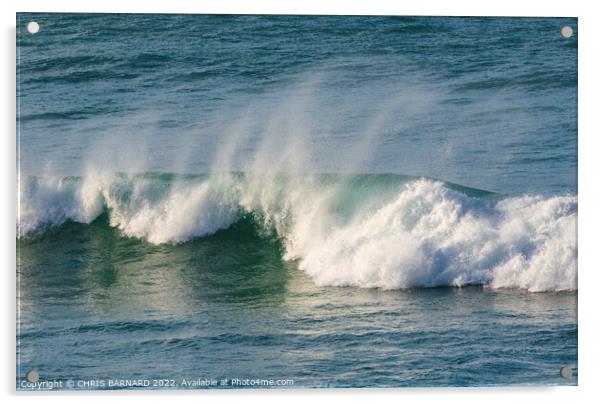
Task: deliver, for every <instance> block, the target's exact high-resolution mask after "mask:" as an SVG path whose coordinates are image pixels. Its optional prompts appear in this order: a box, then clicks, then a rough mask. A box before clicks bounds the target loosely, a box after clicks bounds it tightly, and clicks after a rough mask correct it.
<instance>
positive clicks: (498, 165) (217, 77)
mask: <svg viewBox="0 0 602 404" xmlns="http://www.w3.org/2000/svg"><path fill="white" fill-rule="evenodd" d="M29 21H36V22H38V23H39V26H40V30H39V32H37V33H36V34H30V33H28V32H27V30H26V29H25V27H26V24H27V22H29ZM565 25H568V26H571V27H572V28H573V32H574V34H573V36H571V37H570V38H565V37H563V36H562V35H561V34H560V28H561V27H562V26H565ZM577 28H578V26H577V19H575V18H476V17H470V18H468V17H467V18H460V17H453V18H452V17H384V16H381V17H377V16H375V17H368V16H366V17H359V16H275V15H273V16H250V15H238V16H235V15H152V14H145V15H143V14H65V13H54V14H52V13H49V14H44V13H19V14H18V15H17V112H18V114H17V115H18V116H17V129H18V133H17V140H18V143H17V157H18V158H17V163H18V184H17V198H18V200H17V201H18V212H17V336H16V337H17V358H16V360H17V380H16V383H17V389H22V390H30V389H48V388H51V387H52V388H58V389H121V388H142V389H174V388H315V387H334V388H336V387H404V386H411V387H422V386H426V387H430V386H437V387H442V386H506V385H536V386H542V385H576V384H577V294H578V293H577V289H578V287H577V232H576V230H577V206H578V204H577V35H578V30H577ZM564 366H568V367H570V368H571V369H572V376H570V377H561V374H560V369H561V368H562V367H564ZM32 370H35V371H36V372H37V373H38V374H39V381H37V382H35V383H33V382H31V380H29V381H28V380H27V379H25V375H26V374H27V372H29V371H32ZM565 376H566V374H565ZM41 382H48V383H50V384H48V385H44V384H40V383H41ZM51 382H52V383H51ZM36 383H37V384H36ZM49 386H51V387H49Z"/></svg>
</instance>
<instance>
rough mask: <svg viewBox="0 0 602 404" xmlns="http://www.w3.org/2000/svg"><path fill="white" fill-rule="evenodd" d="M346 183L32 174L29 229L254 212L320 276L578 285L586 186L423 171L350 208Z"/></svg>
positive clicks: (23, 230)
mask: <svg viewBox="0 0 602 404" xmlns="http://www.w3.org/2000/svg"><path fill="white" fill-rule="evenodd" d="M342 184H343V183H342V182H338V183H337V182H333V183H329V184H327V185H325V184H323V183H320V182H319V181H316V180H314V179H312V178H311V177H309V178H306V179H300V178H297V179H291V178H288V179H286V178H283V177H279V176H271V177H262V176H256V177H253V176H247V177H244V178H241V177H235V176H230V175H222V176H212V177H208V178H205V179H203V180H199V179H196V180H191V181H186V180H178V181H156V180H153V179H147V178H143V177H135V178H134V177H131V178H130V177H123V176H122V177H119V176H99V175H90V176H88V177H86V179H84V180H74V179H56V178H55V179H53V178H44V179H26V180H25V181H24V182H23V183H22V186H21V189H20V193H21V194H20V196H21V206H20V216H19V219H20V220H19V223H18V231H19V234H20V235H25V236H27V235H31V234H36V233H37V232H40V231H42V230H43V229H45V228H47V227H49V226H52V225H57V224H61V223H63V222H65V221H66V220H73V221H76V222H81V223H90V222H91V221H92V220H94V218H96V217H97V216H98V215H99V214H100V213H101V212H102V211H103V209H108V211H109V219H110V224H111V225H112V226H115V227H117V228H119V229H121V231H122V232H123V234H124V235H126V236H130V237H138V238H143V239H145V240H147V241H149V242H150V243H154V244H163V243H172V244H173V243H181V242H185V241H188V240H191V239H193V238H195V237H202V236H206V235H210V234H213V233H215V232H216V231H218V230H220V229H224V228H227V227H229V226H230V225H231V224H233V223H234V222H236V221H237V220H239V219H240V217H241V216H242V215H243V214H245V213H252V214H253V215H254V216H255V217H256V219H257V221H258V223H260V224H261V225H262V226H263V227H264V229H265V231H266V232H270V231H275V232H277V234H278V235H279V236H280V237H281V238H282V240H283V242H284V246H285V249H286V253H285V255H284V259H289V260H290V259H295V260H298V261H299V268H300V269H301V270H303V271H305V272H306V273H307V274H309V275H310V276H311V277H312V278H313V279H314V281H315V282H316V283H317V284H318V285H323V286H326V285H328V286H356V287H369V288H370V287H377V288H383V289H398V288H411V287H434V286H464V285H468V284H482V285H488V286H490V287H493V288H501V287H508V288H523V289H527V290H530V291H549V290H574V289H576V288H577V237H576V223H577V199H576V197H575V196H570V195H567V196H555V197H550V198H544V197H541V196H522V197H515V198H507V199H504V200H501V201H499V202H497V203H491V202H490V203H487V202H486V201H484V200H481V199H478V198H471V197H468V196H467V195H465V194H463V193H460V192H456V191H453V190H451V189H449V188H446V187H445V186H444V184H443V183H441V182H436V181H431V180H425V179H422V180H416V181H412V182H409V183H407V184H405V185H401V184H400V185H399V187H400V188H399V191H398V192H397V193H396V194H395V196H394V197H391V196H386V195H390V194H386V193H384V194H382V195H380V194H376V195H375V196H374V197H373V199H374V198H376V199H377V201H378V203H374V200H372V201H371V202H370V203H364V204H359V205H352V206H353V210H352V212H351V214H346V215H343V214H342V213H341V212H340V211H339V210H338V209H337V208H336V204H337V202H336V201H337V198H339V197H340V195H341V191H342V189H343V188H344V186H345V185H342ZM348 191H349V190H346V192H347V193H346V194H345V195H347V194H349V192H348ZM350 195H352V196H351V197H353V192H351V193H350ZM378 198H380V199H378ZM338 201H339V202H340V198H339V200H338Z"/></svg>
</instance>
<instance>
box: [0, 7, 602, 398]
mask: <svg viewBox="0 0 602 404" xmlns="http://www.w3.org/2000/svg"><path fill="white" fill-rule="evenodd" d="M593 4H595V2H593V1H587V2H586V1H583V2H579V1H545V2H530V3H529V2H526V1H524V0H506V1H496V2H495V3H493V2H485V1H470V0H455V1H445V0H439V1H433V0H431V1H427V0H420V1H419V0H415V1H396V0H365V1H360V0H321V1H312V0H305V1H303V0H294V1H292V0H288V1H287V0H280V1H269V0H229V1H228V0H225V1H212V2H211V1H196V2H192V1H183V0H169V1H158V0H135V1H134V0H127V1H126V0H105V1H82V0H79V1H75V0H55V1H31V0H21V1H18V2H17V1H12V2H6V1H3V2H1V3H0V7H1V8H2V13H1V14H0V18H1V19H2V63H1V68H2V74H1V75H0V78H1V80H2V83H3V85H2V86H1V88H2V89H3V93H2V97H0V100H1V103H2V105H1V108H0V111H1V113H2V122H3V126H2V128H3V131H2V132H1V139H2V147H1V153H2V159H1V160H2V164H3V166H2V175H1V176H0V178H2V190H3V193H2V198H0V203H1V209H0V212H1V218H2V229H3V231H2V240H1V243H0V246H1V248H2V257H4V263H5V265H4V266H3V268H2V272H3V275H4V279H3V280H2V287H3V291H4V293H3V294H2V296H3V298H2V305H3V307H2V311H1V313H2V319H3V322H2V327H1V329H2V332H1V334H2V345H1V347H2V354H3V356H2V359H3V360H2V364H1V365H0V382H1V383H2V393H3V395H5V396H7V397H6V398H8V400H9V401H12V400H13V399H19V400H20V401H21V402H29V401H30V400H34V399H35V398H36V397H39V398H40V399H43V400H44V401H45V402H61V403H62V402H79V401H81V400H82V396H81V395H77V394H73V393H71V394H68V393H61V394H44V395H40V394H31V393H27V394H21V393H15V392H14V386H15V382H14V381H15V367H14V363H15V325H14V324H15V287H14V286H15V209H16V202H15V181H16V173H15V147H16V145H15V12H17V11H32V12H33V11H48V12H144V13H216V14H230V13H231V14H249V13H251V14H252V13H258V14H264V13H265V14H339V15H340V14H343V15H374V14H378V15H387V14H392V15H455V16H458V15H464V16H475V15H484V16H559V17H560V16H571V17H579V386H578V387H559V388H488V389H487V388H486V389H482V388H467V389H448V388H443V389H381V390H374V389H368V390H302V391H299V390H294V391H290V390H288V391H246V390H244V391H240V390H238V391H202V392H180V393H176V392H156V393H150V394H149V393H136V392H129V393H119V392H109V393H107V394H98V393H96V394H95V393H91V394H90V393H88V394H85V395H84V399H85V400H86V401H91V402H102V401H105V400H106V399H108V398H110V399H111V400H118V401H126V400H128V401H129V400H131V399H132V398H134V397H137V398H142V399H143V400H145V401H149V402H156V401H157V400H161V399H170V398H171V399H172V400H174V399H175V400H178V401H180V400H183V401H195V402H198V401H199V400H203V401H207V400H209V401H215V402H218V401H220V402H221V401H223V400H224V399H225V400H230V399H240V400H243V399H244V400H245V401H249V402H251V403H254V402H258V403H259V402H261V403H262V404H263V403H266V402H267V403H270V402H274V403H276V402H277V403H281V402H282V401H283V400H286V401H292V402H299V403H305V402H306V401H307V400H312V401H314V400H317V401H320V402H325V401H327V400H332V399H338V398H340V399H343V400H345V401H348V402H350V403H355V402H358V401H364V400H374V399H376V400H378V401H379V404H381V402H396V403H399V402H400V400H404V399H405V400H408V401H410V400H425V401H426V402H435V401H437V402H441V401H444V402H445V404H447V403H450V402H451V403H453V402H462V403H469V402H479V403H481V404H482V402H483V401H484V400H487V402H488V403H497V402H503V403H507V402H508V401H509V400H516V399H519V398H524V399H531V400H538V399H546V401H548V402H561V401H562V402H566V401H567V400H571V399H575V398H578V399H588V398H590V399H591V398H593V397H596V396H600V394H599V393H598V390H597V384H598V383H597V375H598V374H599V367H598V363H597V359H598V358H601V355H600V348H599V342H600V341H602V336H601V334H600V325H599V322H600V316H599V312H598V310H599V307H601V305H600V299H599V298H598V296H601V295H602V293H601V292H600V291H599V290H598V289H599V288H601V287H602V282H601V276H600V273H601V272H602V268H601V266H602V265H601V263H602V257H601V254H600V251H602V247H601V243H602V237H600V234H601V230H602V221H601V215H600V211H601V210H602V199H601V198H600V196H601V194H600V189H601V188H602V187H601V185H602V184H601V181H600V176H601V173H602V167H601V161H602V155H601V154H602V148H601V147H600V146H601V144H602V141H601V140H600V138H601V137H602V130H601V129H602V128H601V125H600V121H599V115H600V108H601V104H600V101H599V97H600V95H601V94H602V88H601V86H600V78H599V76H600V72H602V65H601V63H600V59H601V56H600V53H601V52H600V43H599V41H600V39H602V32H601V31H602V29H601V27H602V15H601V14H600V13H599V12H598V11H597V10H596V7H595V6H594V5H593ZM559 63H562V61H559ZM174 395H175V396H177V397H173V396H174ZM577 395H579V397H576V396H577Z"/></svg>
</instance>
